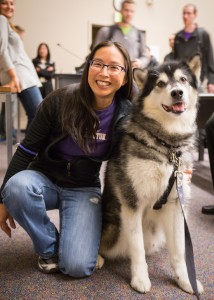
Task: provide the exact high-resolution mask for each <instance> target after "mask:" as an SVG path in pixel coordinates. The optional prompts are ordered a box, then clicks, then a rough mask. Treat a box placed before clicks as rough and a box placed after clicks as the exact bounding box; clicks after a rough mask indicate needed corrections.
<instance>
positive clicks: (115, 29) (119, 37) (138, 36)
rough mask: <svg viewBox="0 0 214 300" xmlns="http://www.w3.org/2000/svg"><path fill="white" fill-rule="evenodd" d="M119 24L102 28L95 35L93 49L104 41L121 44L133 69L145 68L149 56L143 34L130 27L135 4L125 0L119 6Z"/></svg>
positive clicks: (148, 61)
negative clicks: (127, 53)
mask: <svg viewBox="0 0 214 300" xmlns="http://www.w3.org/2000/svg"><path fill="white" fill-rule="evenodd" d="M120 12H121V18H122V19H121V22H119V23H117V24H115V25H113V26H107V27H102V28H100V30H99V31H98V33H97V36H96V38H95V41H94V44H93V47H95V46H96V45H97V44H99V43H100V42H102V41H105V40H112V41H114V42H119V43H121V44H122V45H123V46H124V47H126V49H127V50H128V52H129V55H130V57H131V60H132V67H133V68H146V67H147V66H148V65H149V63H150V60H151V58H150V55H149V53H148V51H147V50H146V43H145V37H144V34H143V32H141V31H140V30H139V29H137V28H136V27H135V26H133V25H132V20H133V17H134V13H135V2H134V1H131V0H125V1H123V2H122V4H121V11H120Z"/></svg>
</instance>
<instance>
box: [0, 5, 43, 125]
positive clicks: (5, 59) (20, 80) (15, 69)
mask: <svg viewBox="0 0 214 300" xmlns="http://www.w3.org/2000/svg"><path fill="white" fill-rule="evenodd" d="M14 10H15V6H14V1H13V0H0V82H1V84H2V85H5V86H10V87H11V88H13V89H15V90H16V91H17V94H18V98H19V100H20V101H21V103H22V105H23V107H24V109H25V112H26V114H27V118H28V121H27V128H26V129H28V128H29V125H30V123H31V122H32V120H33V118H34V116H35V113H36V109H37V107H38V105H39V104H40V103H41V102H42V100H43V99H42V95H41V93H40V90H39V88H38V86H40V85H41V84H40V81H39V78H38V76H37V74H36V71H35V68H34V66H33V64H32V61H31V60H30V58H29V57H28V55H27V54H26V52H25V49H24V46H23V42H22V40H21V38H20V36H19V34H18V33H17V32H16V29H15V27H14V25H13V24H12V22H11V18H12V17H13V15H14Z"/></svg>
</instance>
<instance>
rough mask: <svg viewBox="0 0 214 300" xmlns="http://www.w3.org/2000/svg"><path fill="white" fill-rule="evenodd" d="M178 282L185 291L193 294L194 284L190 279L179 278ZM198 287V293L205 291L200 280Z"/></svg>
mask: <svg viewBox="0 0 214 300" xmlns="http://www.w3.org/2000/svg"><path fill="white" fill-rule="evenodd" d="M177 283H178V285H179V286H180V288H181V289H182V290H184V291H185V292H187V293H189V294H193V290H192V286H191V284H190V282H189V280H188V281H184V280H178V281H177ZM197 287H198V293H199V294H202V293H203V292H204V288H203V285H202V284H201V282H200V281H199V280H197Z"/></svg>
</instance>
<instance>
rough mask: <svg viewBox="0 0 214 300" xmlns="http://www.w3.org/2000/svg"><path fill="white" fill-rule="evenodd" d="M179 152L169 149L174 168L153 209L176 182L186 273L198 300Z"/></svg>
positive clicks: (162, 202)
mask: <svg viewBox="0 0 214 300" xmlns="http://www.w3.org/2000/svg"><path fill="white" fill-rule="evenodd" d="M181 154H182V153H181V152H180V151H177V152H176V151H175V150H174V149H172V148H171V149H170V150H169V161H170V162H171V163H173V165H174V169H173V172H172V174H171V176H170V179H169V184H168V187H167V189H166V190H165V192H164V193H163V195H162V196H161V198H160V199H159V200H158V201H157V202H156V203H155V205H154V206H153V209H160V208H161V207H162V205H164V204H165V203H166V202H167V198H168V196H169V194H170V192H171V190H172V187H173V184H174V183H175V182H176V190H177V194H178V199H179V203H180V207H181V211H182V214H183V217H184V230H185V258H186V266H187V273H188V277H189V281H190V284H191V286H192V289H193V292H194V293H195V296H196V298H197V299H198V300H200V297H199V293H198V287H197V281H196V272H195V263H194V254H193V246H192V240H191V236H190V232H189V228H188V226H187V222H186V218H185V214H184V210H183V204H184V194H183V172H181V171H180V166H181Z"/></svg>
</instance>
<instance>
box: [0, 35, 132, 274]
mask: <svg viewBox="0 0 214 300" xmlns="http://www.w3.org/2000/svg"><path fill="white" fill-rule="evenodd" d="M92 61H96V62H97V63H96V64H95V67H94V68H93V63H92ZM109 70H110V72H109ZM113 70H114V71H113ZM132 93H133V77H132V68H131V60H130V57H129V55H128V53H127V51H126V49H125V48H124V47H123V46H121V45H120V44H118V43H114V42H111V41H107V42H103V43H101V44H99V45H97V46H96V47H95V48H94V49H93V51H92V52H91V53H90V54H89V56H88V60H87V62H86V65H85V69H84V71H83V75H82V78H81V83H80V85H79V84H78V85H76V84H74V85H70V86H67V87H64V88H62V89H58V90H56V91H54V92H53V93H50V94H49V95H48V96H47V97H46V98H45V99H44V101H43V102H42V104H41V105H40V107H39V109H38V111H37V114H36V116H35V118H34V120H33V122H32V124H31V126H30V128H29V131H28V132H27V135H26V138H25V139H24V140H23V141H22V143H21V144H19V146H18V148H17V150H16V152H15V154H14V156H13V158H12V160H11V163H10V166H9V168H8V170H7V173H6V176H5V178H4V182H3V185H2V187H1V195H2V198H1V199H0V200H1V202H2V203H1V204H0V227H1V229H2V230H3V231H4V232H5V233H6V234H7V235H8V236H11V228H10V226H11V227H13V228H14V227H15V223H14V220H15V221H17V222H18V223H19V224H20V225H21V226H22V227H23V228H24V229H25V231H26V232H27V233H28V234H29V236H30V237H31V239H32V242H33V245H34V249H35V252H36V253H37V255H38V256H39V258H38V268H39V270H40V271H42V272H44V273H53V272H57V271H60V272H62V273H64V274H67V275H69V276H72V277H77V278H78V277H84V276H89V275H91V274H92V273H93V272H94V271H95V268H96V259H97V254H98V248H99V243H100V236H101V225H102V206H101V185H100V177H99V172H100V168H101V164H102V162H103V161H107V160H109V158H110V157H111V156H112V155H113V154H114V151H116V150H117V145H118V138H119V134H118V132H117V130H118V126H119V124H120V122H121V121H122V119H123V118H124V117H126V116H127V115H128V114H129V112H130V109H131V102H130V100H131V99H132ZM43 187H45V188H43ZM17 191H22V193H18V192H17ZM35 191H36V192H35ZM37 191H39V193H37ZM92 199H93V201H92ZM20 208H21V209H20ZM46 208H47V209H48V210H51V209H59V211H60V214H59V215H60V219H61V220H60V230H59V231H58V230H57V228H56V227H55V226H54V224H53V223H52V222H51V221H50V218H49V216H48V215H47V212H46ZM12 216H13V218H14V219H13V218H12ZM44 228H45V230H44ZM79 237H81V238H79ZM80 249H82V251H80ZM83 252H84V253H83ZM83 256H84V258H85V259H84V260H83V259H82V257H83Z"/></svg>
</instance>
